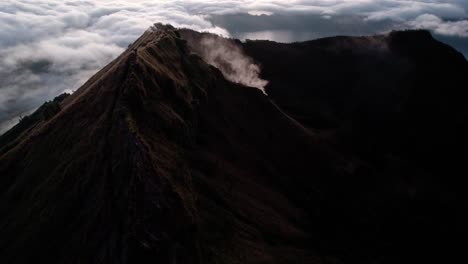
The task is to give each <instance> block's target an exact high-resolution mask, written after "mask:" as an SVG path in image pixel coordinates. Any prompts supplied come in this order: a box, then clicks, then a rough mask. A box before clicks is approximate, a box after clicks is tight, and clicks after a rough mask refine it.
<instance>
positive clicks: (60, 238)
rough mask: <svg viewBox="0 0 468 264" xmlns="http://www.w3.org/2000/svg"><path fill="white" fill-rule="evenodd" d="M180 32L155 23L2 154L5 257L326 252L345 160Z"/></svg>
mask: <svg viewBox="0 0 468 264" xmlns="http://www.w3.org/2000/svg"><path fill="white" fill-rule="evenodd" d="M177 34H178V33H177V32H175V31H174V30H173V29H171V28H170V27H163V26H156V27H154V28H153V29H152V30H150V31H148V32H146V33H145V34H144V35H143V36H142V37H141V38H140V39H139V40H137V41H136V42H135V43H134V44H133V45H132V46H131V47H129V49H128V50H127V51H126V52H125V53H123V54H122V55H121V56H120V57H119V58H117V59H116V60H115V61H114V62H112V63H111V64H109V65H108V66H106V67H105V68H104V69H103V70H101V71H100V72H99V73H97V74H96V75H95V76H94V77H92V78H91V79H90V80H89V81H88V82H87V83H86V84H85V85H84V86H83V87H81V88H80V89H79V90H78V91H76V92H75V93H74V94H73V95H71V96H69V97H68V98H66V99H65V100H64V101H63V103H62V107H61V108H62V110H61V111H60V112H59V113H58V114H56V115H55V116H54V117H53V118H52V119H50V120H49V121H47V122H44V123H40V124H39V125H38V126H36V127H35V128H34V129H32V130H31V131H30V132H29V133H28V134H27V135H26V137H25V139H24V140H23V141H22V142H21V143H20V144H18V145H17V146H16V147H14V148H13V149H11V150H9V151H8V152H6V153H4V154H2V155H1V156H0V175H2V177H1V178H0V183H1V184H0V186H1V187H0V194H1V197H2V198H1V204H0V213H1V215H2V218H1V219H0V237H2V239H1V240H0V255H1V256H2V262H3V263H30V262H32V261H34V262H47V263H154V262H159V263H264V262H267V263H292V262H293V263H300V262H303V263H310V262H311V261H312V260H316V259H317V258H318V257H316V254H315V253H314V252H313V251H312V250H311V245H312V243H311V240H310V236H309V234H308V230H309V229H310V226H311V222H309V221H308V220H307V219H309V216H308V215H309V213H308V212H306V210H305V208H307V207H309V206H311V204H309V201H310V200H311V199H312V197H314V196H317V195H318V193H316V192H315V191H313V190H312V187H311V186H312V185H311V184H310V183H311V182H313V181H315V180H317V179H318V178H316V176H317V175H322V176H325V175H330V176H332V175H339V173H337V171H339V170H340V167H344V165H338V164H344V163H343V162H338V163H337V162H335V160H336V159H335V158H333V155H332V154H327V153H328V151H325V150H324V148H323V147H320V146H319V145H318V144H317V143H315V142H314V141H315V140H314V139H313V136H311V135H310V133H309V132H307V131H306V130H305V129H303V128H302V127H301V126H300V125H299V124H298V123H296V122H295V121H293V120H291V119H290V118H288V117H287V116H285V115H284V114H283V113H282V112H281V111H280V110H279V109H277V108H276V107H275V106H274V105H273V104H272V103H271V102H270V101H269V100H268V99H267V98H266V97H265V96H264V95H263V94H262V93H261V92H260V91H259V90H257V89H254V88H248V87H244V86H240V85H237V84H233V83H230V82H228V81H226V80H225V79H224V78H223V76H222V74H221V73H220V72H219V71H218V70H217V69H215V68H213V67H211V66H208V65H207V64H205V63H204V62H203V61H201V59H200V58H198V57H197V56H195V55H190V54H189V53H188V51H187V50H186V46H185V43H184V41H182V40H181V39H179V38H178V35H177ZM312 164H315V165H312ZM332 164H333V165H332ZM301 208H302V209H301Z"/></svg>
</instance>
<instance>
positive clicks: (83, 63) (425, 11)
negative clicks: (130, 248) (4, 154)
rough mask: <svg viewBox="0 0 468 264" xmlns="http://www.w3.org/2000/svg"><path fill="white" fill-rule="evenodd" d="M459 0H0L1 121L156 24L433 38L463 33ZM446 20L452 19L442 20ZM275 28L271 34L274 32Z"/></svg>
mask: <svg viewBox="0 0 468 264" xmlns="http://www.w3.org/2000/svg"><path fill="white" fill-rule="evenodd" d="M467 8H468V1H466V0H445V1H435V0H414V1H410V0H292V1H283V0H281V1H280V0H255V1H254V0H223V1H219V0H216V1H215V0H186V1H181V0H167V1H163V0H159V1H150V0H133V1H130V0H127V1H124V0H116V1H111V0H94V1H91V0H88V1H86V0H84V1H72V0H67V1H62V0H3V1H1V2H0V79H1V80H2V82H1V83H0V110H1V111H0V132H2V131H1V130H2V128H5V127H7V126H6V125H5V124H2V123H4V122H6V121H7V120H9V121H8V122H9V124H10V123H11V120H12V119H14V118H16V117H17V116H19V115H20V114H23V113H25V112H28V111H31V110H33V109H34V108H36V107H38V106H39V105H40V104H42V103H43V102H44V101H45V100H49V99H51V98H52V97H53V96H55V95H57V94H59V93H61V92H62V91H65V90H74V89H76V88H78V86H79V85H81V84H82V83H83V82H84V81H85V80H86V79H87V78H89V77H90V76H91V75H92V74H93V73H94V72H96V71H97V70H99V69H100V68H101V67H102V66H104V65H105V64H106V63H108V62H109V61H110V60H112V59H113V58H114V57H116V56H117V55H118V54H120V53H121V52H122V51H123V50H124V49H125V48H126V46H127V45H128V44H129V43H131V42H132V41H134V40H135V39H136V38H137V37H138V36H140V35H141V34H142V33H143V32H144V30H146V29H147V28H148V27H149V26H150V25H152V24H153V23H155V22H162V23H171V24H173V25H174V26H176V27H188V28H192V29H195V30H201V31H210V32H215V33H218V34H224V35H228V34H229V33H228V32H227V31H226V30H224V29H222V28H219V27H216V26H213V25H212V24H211V23H210V22H209V20H208V19H206V18H207V16H208V15H210V14H226V13H237V12H242V13H250V14H255V15H260V14H267V15H271V14H275V13H294V12H296V13H305V14H316V15H319V16H323V17H327V18H329V19H333V16H334V15H337V14H340V15H358V16H364V17H365V18H367V19H368V20H369V21H378V20H382V19H393V20H396V21H401V22H402V24H404V25H407V26H411V27H417V28H419V27H423V28H429V29H432V30H434V31H435V32H437V33H439V34H446V35H457V36H466V34H467V20H462V19H460V18H465V19H466V17H468V15H467V12H466V10H467ZM447 19H455V21H452V22H446V21H447ZM273 30H274V29H273Z"/></svg>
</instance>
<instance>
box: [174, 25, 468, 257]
mask: <svg viewBox="0 0 468 264" xmlns="http://www.w3.org/2000/svg"><path fill="white" fill-rule="evenodd" d="M181 35H182V36H183V38H185V39H187V41H188V43H189V46H190V47H191V48H192V49H193V50H195V51H196V52H198V53H199V54H203V53H205V52H206V44H205V43H207V42H208V41H207V39H209V40H210V41H209V42H217V43H218V44H219V45H237V46H238V47H239V48H241V49H242V50H243V52H244V53H245V54H247V55H248V56H250V57H251V58H253V61H254V62H255V63H257V64H260V65H261V68H262V71H261V76H260V77H261V78H262V79H265V80H268V85H267V86H266V87H265V89H266V92H267V94H268V97H269V98H270V99H272V100H273V101H275V103H277V104H278V105H279V107H281V109H283V110H284V111H285V112H286V113H287V114H289V115H290V116H292V117H293V118H294V119H295V120H297V121H299V122H300V123H301V124H302V125H303V126H305V127H307V129H308V130H309V131H313V133H315V135H316V137H317V138H319V139H321V140H323V141H325V142H327V143H328V144H327V145H328V146H330V147H331V148H333V149H335V151H336V152H338V153H340V154H341V155H342V156H345V157H347V159H348V160H353V164H361V166H359V169H357V170H355V171H353V173H352V176H351V178H350V179H348V180H341V181H340V182H336V184H335V185H334V186H333V187H332V188H335V190H331V189H327V188H321V189H320V191H321V192H322V193H334V195H332V196H331V198H330V200H327V201H325V202H323V201H322V202H321V204H322V205H323V204H324V203H328V204H329V205H330V208H332V209H331V211H327V213H324V212H323V211H322V214H321V216H320V217H319V218H318V219H319V220H320V221H323V222H322V223H321V234H322V236H320V238H319V240H320V248H321V249H322V250H325V251H327V252H330V251H331V252H333V253H331V254H332V255H335V256H336V255H339V256H342V257H343V256H344V257H343V258H342V259H343V260H345V262H352V263H354V262H355V263H363V262H364V263H366V262H370V263H374V262H375V263H402V262H409V263H414V262H416V263H420V262H423V261H441V262H446V261H448V259H453V260H456V261H460V259H464V257H463V256H462V254H463V253H462V252H463V250H462V248H463V246H462V244H463V243H462V244H460V243H457V242H456V241H459V240H460V239H462V237H463V236H465V235H466V234H468V228H467V227H466V225H465V224H464V223H465V222H466V221H467V220H468V213H467V211H466V208H467V207H468V197H467V195H466V190H465V188H466V185H467V183H468V182H467V179H466V175H467V174H468V171H467V167H466V164H467V162H468V145H467V144H466V142H468V141H467V127H468V109H467V105H466V103H465V101H466V99H467V98H468V90H467V89H466V85H465V84H466V83H467V77H468V63H467V61H466V60H465V58H464V57H463V55H461V54H460V53H459V52H457V51H456V50H454V49H453V48H451V47H449V46H447V45H445V44H443V43H441V42H438V41H436V40H435V39H433V38H432V37H431V35H430V33H429V32H427V31H401V32H392V33H389V34H386V35H379V36H370V37H333V38H325V39H319V40H313V41H307V42H301V43H291V44H283V43H275V42H271V41H247V42H245V43H242V42H240V41H237V40H228V39H222V38H219V37H218V36H214V35H210V34H206V33H197V32H194V31H190V30H183V31H182V33H181ZM226 43H229V44H226ZM343 186H346V187H343ZM340 196H342V197H346V199H345V200H340V199H339V198H338V197H340ZM442 241H443V242H442ZM427 252H432V254H427Z"/></svg>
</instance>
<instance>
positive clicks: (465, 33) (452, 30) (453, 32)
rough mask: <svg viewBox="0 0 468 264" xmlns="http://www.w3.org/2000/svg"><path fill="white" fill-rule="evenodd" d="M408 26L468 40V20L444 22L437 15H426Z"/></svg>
mask: <svg viewBox="0 0 468 264" xmlns="http://www.w3.org/2000/svg"><path fill="white" fill-rule="evenodd" d="M408 24H409V25H410V26H411V27H414V28H423V29H429V30H432V31H434V32H435V33H437V34H440V35H446V36H461V37H467V38H468V20H460V21H444V20H442V19H441V18H439V17H437V16H435V15H431V14H424V15H420V16H418V17H417V18H416V19H414V20H413V21H410V22H408Z"/></svg>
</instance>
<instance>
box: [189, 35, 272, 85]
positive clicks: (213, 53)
mask: <svg viewBox="0 0 468 264" xmlns="http://www.w3.org/2000/svg"><path fill="white" fill-rule="evenodd" d="M192 41H196V40H194V39H191V40H189V45H190V46H191V47H192V48H193V47H195V52H196V53H198V55H200V56H201V57H202V58H203V60H204V61H205V62H207V63H208V64H211V65H213V66H215V67H216V68H218V69H219V70H220V71H221V72H222V73H223V75H224V77H225V78H226V79H228V80H229V81H232V82H235V83H240V84H242V85H245V86H249V87H255V88H258V89H260V90H261V91H262V92H264V93H265V86H266V85H267V84H268V81H266V80H263V79H262V78H260V66H259V65H257V64H256V63H255V62H254V61H253V59H252V58H250V57H249V56H247V55H246V54H245V53H244V52H243V50H242V49H241V48H240V47H239V45H237V44H236V43H235V42H234V41H233V40H230V39H225V38H222V37H218V36H214V35H211V36H205V37H202V38H201V39H200V40H199V43H196V44H195V45H194V43H190V42H192Z"/></svg>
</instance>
